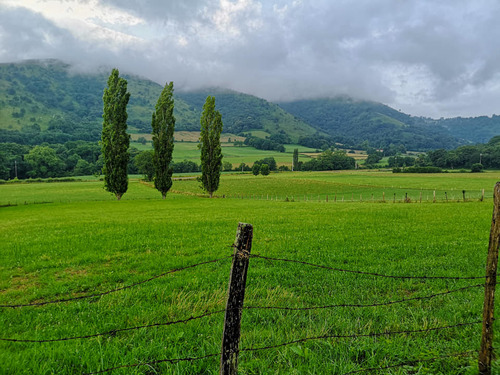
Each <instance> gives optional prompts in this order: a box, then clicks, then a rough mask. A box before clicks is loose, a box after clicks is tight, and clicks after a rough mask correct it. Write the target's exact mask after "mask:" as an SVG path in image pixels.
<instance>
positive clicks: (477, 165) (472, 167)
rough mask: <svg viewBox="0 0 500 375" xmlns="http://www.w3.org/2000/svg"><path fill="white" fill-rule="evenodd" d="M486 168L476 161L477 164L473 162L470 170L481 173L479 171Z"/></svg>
mask: <svg viewBox="0 0 500 375" xmlns="http://www.w3.org/2000/svg"><path fill="white" fill-rule="evenodd" d="M483 169H484V167H483V165H482V164H480V163H475V164H472V166H471V168H470V171H471V172H472V173H479V172H482V171H483Z"/></svg>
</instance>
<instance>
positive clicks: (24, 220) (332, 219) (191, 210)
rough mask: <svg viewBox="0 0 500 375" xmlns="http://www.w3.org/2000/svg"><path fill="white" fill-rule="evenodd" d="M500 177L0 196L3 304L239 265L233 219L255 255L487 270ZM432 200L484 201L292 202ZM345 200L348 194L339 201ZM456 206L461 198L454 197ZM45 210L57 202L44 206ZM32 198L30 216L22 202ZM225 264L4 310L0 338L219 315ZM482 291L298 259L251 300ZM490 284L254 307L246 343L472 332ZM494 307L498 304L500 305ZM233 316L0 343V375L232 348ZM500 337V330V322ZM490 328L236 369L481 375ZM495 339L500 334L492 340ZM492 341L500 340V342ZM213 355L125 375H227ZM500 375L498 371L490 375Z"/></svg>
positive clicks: (21, 190) (52, 188)
mask: <svg viewBox="0 0 500 375" xmlns="http://www.w3.org/2000/svg"><path fill="white" fill-rule="evenodd" d="M498 177H499V176H498V174H496V173H484V174H475V175H473V174H467V175H465V174H442V175H432V176H429V175H413V176H409V175H392V174H384V173H375V172H341V173H338V172H337V173H282V174H272V175H270V176H268V177H266V178H264V177H262V176H257V177H254V176H251V175H224V176H223V177H222V180H221V185H220V191H218V192H217V195H219V196H222V194H227V195H231V194H240V193H243V192H244V193H245V194H248V195H250V194H254V195H257V194H261V195H263V194H264V192H265V191H269V190H270V191H272V192H273V194H276V195H280V197H281V198H280V199H279V200H277V201H276V200H273V201H270V200H269V201H268V200H257V199H229V198H227V199H220V198H219V199H207V198H203V197H198V196H196V195H195V194H197V193H199V188H198V186H197V183H196V182H195V181H190V180H184V181H175V182H174V185H173V189H174V190H176V191H179V192H182V193H169V195H168V196H167V199H166V200H164V201H163V200H161V198H160V197H161V195H160V194H159V193H158V192H156V191H155V190H154V189H152V188H151V187H149V186H148V185H145V184H142V183H140V182H139V181H137V180H132V181H131V183H130V186H129V191H128V192H127V193H126V194H125V195H124V197H123V199H122V201H120V202H118V201H115V200H114V199H113V197H112V196H111V195H110V194H109V193H106V192H105V191H104V190H103V189H102V182H100V181H89V182H74V183H51V184H43V183H39V184H9V185H0V204H1V205H7V204H9V202H10V204H14V203H15V204H18V205H17V206H7V207H0V228H1V229H0V243H1V244H2V250H1V251H0V304H3V305H5V304H8V305H9V304H23V303H30V302H43V301H49V300H53V299H63V298H68V297H75V296H82V295H88V294H93V293H98V292H104V291H107V290H109V289H114V288H119V287H123V286H127V285H131V284H133V283H136V282H140V281H143V280H146V279H148V278H151V277H153V276H155V275H159V274H162V273H164V272H166V271H168V270H172V269H177V268H181V267H185V266H189V265H192V264H196V263H199V262H204V261H208V260H212V259H219V258H225V257H228V256H229V255H230V254H231V253H232V249H231V244H232V242H233V241H234V236H235V232H236V227H237V223H238V222H239V221H243V222H248V223H251V224H253V225H254V242H253V248H252V253H253V254H260V255H263V256H267V257H276V258H287V259H292V260H299V261H305V262H310V263H315V264H321V265H327V266H331V267H335V268H342V269H348V270H362V271H367V272H374V273H383V274H388V275H419V276H481V275H484V267H485V261H486V251H487V246H488V236H489V228H490V225H491V212H492V202H491V192H492V189H493V185H494V183H495V182H496V180H498ZM389 186H402V188H398V189H401V190H398V191H400V192H403V191H404V190H411V191H415V192H418V191H420V189H438V191H451V189H452V188H453V189H455V190H456V191H458V190H460V192H461V189H467V190H471V191H472V190H476V191H479V190H480V189H482V188H484V189H486V196H487V199H485V201H483V202H479V200H478V199H469V200H468V201H467V202H457V200H458V199H455V200H451V199H450V200H449V202H448V203H447V204H446V203H442V202H440V203H439V204H433V203H431V202H423V203H422V204H418V203H412V204H403V203H396V204H393V203H392V201H390V202H387V203H386V204H383V203H379V202H376V201H375V202H371V201H363V202H352V203H351V202H350V201H348V200H347V199H346V200H345V201H344V203H343V204H340V202H339V200H338V201H337V203H339V204H335V203H334V202H333V201H332V200H331V199H330V201H329V203H328V204H327V203H326V202H325V200H324V199H323V200H322V201H321V202H317V201H316V200H313V199H309V200H308V201H303V199H301V201H295V202H286V201H284V200H283V197H284V196H286V195H287V194H299V193H300V195H303V193H304V192H306V194H311V195H312V194H313V193H314V195H321V196H322V197H323V196H324V197H326V194H331V193H332V192H333V191H339V192H341V191H344V192H346V194H347V193H349V192H350V191H354V190H353V189H357V190H356V191H362V192H363V194H365V193H366V192H367V191H369V190H370V189H371V191H382V190H384V191H385V190H386V189H388V187H389ZM336 189H338V190H336ZM460 194H461V193H460ZM34 202H38V203H42V202H50V203H45V204H32V203H34ZM25 203H26V204H25ZM230 262H231V261H230V259H225V260H221V261H219V262H216V263H210V264H205V265H202V266H199V267H196V268H190V269H186V270H183V271H179V272H176V273H172V274H169V275H166V276H164V277H160V278H157V279H154V280H152V281H151V282H148V283H144V284H141V285H138V286H136V287H134V288H130V289H126V290H121V291H118V292H116V293H111V294H108V295H105V296H102V297H99V298H98V297H95V298H92V299H90V300H77V301H74V302H67V303H61V304H49V305H45V306H39V307H24V308H17V309H13V308H0V309H1V314H0V328H1V329H0V332H1V333H0V338H15V339H24V340H43V339H56V338H64V337H74V336H86V335H92V334H96V333H100V332H107V331H112V330H116V329H121V328H127V327H135V326H143V325H149V324H156V323H162V322H168V321H172V320H181V319H187V318H189V317H191V316H197V315H201V314H204V313H206V312H212V311H217V310H220V309H224V305H225V298H226V291H227V285H228V278H229V270H230ZM480 283H481V280H447V279H446V280H422V279H409V280H405V279H392V278H378V277H374V276H368V275H359V274H354V273H345V272H335V271H331V270H326V269H318V268H313V267H310V266H306V265H303V264H296V263H287V262H278V261H268V260H264V259H259V258H251V259H250V267H249V275H248V281H247V291H246V296H245V306H280V307H309V306H324V305H332V304H373V303H383V302H388V301H396V300H401V299H408V298H414V297H422V296H429V295H432V294H436V293H442V292H447V291H449V290H454V289H457V288H462V287H465V286H467V285H476V284H480ZM482 298H483V291H482V288H480V287H479V288H471V289H467V290H463V291H459V292H455V293H450V294H446V295H442V296H437V297H435V298H430V299H422V300H413V301H407V302H405V303H398V304H392V305H388V306H380V307H367V308H356V307H337V308H325V309H318V310H308V311H294V310H262V309H251V310H244V311H243V319H242V338H241V346H240V347H241V348H242V349H249V348H261V347H266V346H273V345H278V344H282V343H288V342H292V341H294V340H298V339H302V338H306V337H316V336H324V335H326V336H331V335H353V334H375V333H381V332H387V331H409V330H421V329H430V328H433V327H443V326H448V325H456V324H461V323H465V322H476V321H478V320H480V319H481V310H482ZM497 311H498V309H497ZM222 326H223V314H214V315H211V316H209V317H206V318H204V319H200V320H193V321H192V322H189V323H186V324H177V325H169V326H156V327H150V328H141V329H137V330H130V331H125V332H118V333H116V334H112V335H105V336H100V337H96V338H90V339H77V340H68V341H63V342H47V343H19V342H6V341H0V363H1V365H0V373H2V374H80V373H90V372H96V371H100V370H104V369H107V368H111V367H115V366H120V365H128V364H137V363H148V362H153V361H155V360H161V359H168V358H187V357H201V356H205V355H208V354H212V353H218V352H220V344H221V336H222ZM495 328H496V329H498V327H497V325H495ZM480 334H481V325H480V324H472V325H467V326H461V327H455V328H450V329H443V330H439V331H435V332H432V331H431V332H427V333H409V334H395V335H383V336H378V337H357V338H337V339H332V338H330V339H328V338H327V339H317V340H310V341H306V342H298V343H292V344H289V345H284V346H281V347H278V348H274V349H267V350H259V351H243V352H242V353H241V354H240V359H239V370H240V373H241V374H345V373H348V372H350V371H357V370H361V369H367V368H371V367H384V366H392V365H396V364H399V363H402V362H405V361H411V360H427V361H424V362H417V363H414V364H413V365H409V366H405V367H396V368H393V369H390V370H384V371H382V372H375V371H371V372H367V373H390V374H476V373H477V356H476V355H475V354H471V355H465V356H457V357H445V358H442V359H439V360H435V359H433V358H436V357H442V356H446V355H450V354H454V353H462V352H465V351H469V350H477V349H478V348H479V340H480ZM497 336H498V335H497ZM495 344H496V345H495V346H498V344H499V341H498V340H496V342H495ZM218 368H219V358H218V357H216V356H214V357H209V358H206V359H202V360H196V361H185V362H178V363H157V364H150V365H145V366H139V367H131V368H124V369H119V370H115V371H113V372H112V373H113V374H160V373H162V374H194V373H196V374H216V373H218ZM494 371H497V372H495V373H498V371H500V368H499V366H496V367H495V368H494Z"/></svg>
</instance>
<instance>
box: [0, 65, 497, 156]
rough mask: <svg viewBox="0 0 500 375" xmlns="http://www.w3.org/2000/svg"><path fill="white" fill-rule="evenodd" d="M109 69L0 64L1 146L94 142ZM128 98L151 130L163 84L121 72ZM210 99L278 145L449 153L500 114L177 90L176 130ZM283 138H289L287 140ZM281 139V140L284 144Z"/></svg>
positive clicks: (132, 125) (245, 128)
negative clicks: (440, 114) (414, 112)
mask: <svg viewBox="0 0 500 375" xmlns="http://www.w3.org/2000/svg"><path fill="white" fill-rule="evenodd" d="M108 74H109V72H108V71H101V72H96V73H93V74H79V73H76V72H74V71H73V70H72V69H71V67H70V66H69V65H67V64H65V63H63V62H60V61H57V60H43V61H26V62H22V63H11V64H0V142H14V143H19V144H32V145H33V144H40V143H43V142H49V143H64V142H67V141H73V140H85V141H96V140H99V139H100V134H101V126H102V117H101V116H102V94H103V90H104V87H105V86H106V81H107V77H108ZM123 76H124V77H125V78H126V79H127V80H128V87H129V91H130V93H131V99H130V103H129V107H128V114H129V121H128V123H129V131H130V132H131V133H150V131H151V126H150V122H151V114H152V112H153V110H154V106H155V104H156V101H157V98H158V96H159V95H160V92H161V90H162V86H161V85H159V84H157V83H155V82H152V81H149V80H146V79H142V78H139V77H137V76H131V75H126V74H124V75H123ZM208 95H214V96H215V97H216V107H217V109H218V110H219V111H220V112H221V114H222V118H223V122H224V132H229V133H233V134H243V133H244V134H252V135H253V136H256V137H260V138H265V137H271V138H272V137H273V136H275V140H279V139H281V141H279V143H284V142H285V143H286V142H287V141H291V142H298V141H299V140H300V139H302V140H304V139H305V138H308V139H309V140H311V139H312V140H313V141H314V142H312V143H315V144H317V145H314V146H312V144H308V143H306V142H302V144H304V145H308V146H310V147H316V148H318V147H320V146H321V145H324V144H329V145H331V144H334V143H335V142H338V143H343V144H345V145H348V146H355V145H360V144H362V143H363V142H364V143H365V144H366V141H367V142H368V143H369V145H370V146H372V147H377V148H386V147H388V146H389V145H391V144H393V145H402V147H403V146H404V147H405V148H406V149H410V150H430V149H437V148H447V149H451V148H454V147H456V146H459V145H461V144H471V143H477V142H483V143H484V142H487V141H488V140H489V139H491V138H492V137H493V136H495V135H500V116H493V117H491V118H490V117H486V116H482V117H475V118H465V119H464V118H460V117H459V118H452V119H440V120H433V119H428V118H423V117H413V116H410V115H407V114H405V113H402V112H400V111H396V110H394V109H392V108H390V107H388V106H386V105H383V104H381V103H375V102H369V101H360V100H354V99H352V98H349V97H337V98H333V99H314V100H299V101H293V102H286V103H279V105H278V104H274V103H270V102H268V101H266V100H264V99H261V98H257V97H255V96H252V95H246V94H242V93H238V92H235V91H230V90H225V89H205V90H198V91H194V92H181V91H180V90H176V91H175V112H174V114H175V117H176V130H190V131H197V130H199V126H200V125H199V119H200V116H201V110H202V107H203V104H204V102H205V99H206V97H207V96H208ZM284 136H288V137H284ZM284 140H286V141H284Z"/></svg>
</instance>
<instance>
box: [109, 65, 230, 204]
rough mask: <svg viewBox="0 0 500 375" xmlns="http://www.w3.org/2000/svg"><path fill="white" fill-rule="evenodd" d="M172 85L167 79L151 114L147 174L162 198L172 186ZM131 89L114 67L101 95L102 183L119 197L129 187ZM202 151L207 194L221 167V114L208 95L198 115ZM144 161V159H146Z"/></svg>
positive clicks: (203, 185)
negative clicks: (128, 119) (149, 155)
mask: <svg viewBox="0 0 500 375" xmlns="http://www.w3.org/2000/svg"><path fill="white" fill-rule="evenodd" d="M173 90H174V85H173V82H170V83H167V84H166V85H165V87H164V88H163V90H162V92H161V94H160V97H159V98H158V101H157V103H156V106H155V111H154V112H153V114H152V120H151V128H152V136H153V153H152V155H151V156H152V159H153V160H152V161H153V163H152V166H151V171H150V174H151V176H152V180H153V182H154V186H155V188H156V189H157V190H158V191H159V192H160V193H161V195H162V197H163V199H165V197H166V195H167V192H168V191H169V190H170V188H171V187H172V174H173V166H171V162H172V153H173V151H174V130H175V117H174V97H173ZM129 99H130V93H129V92H128V91H127V80H125V79H124V78H121V77H120V76H119V71H118V69H113V70H112V72H111V75H110V76H109V79H108V86H107V88H106V89H105V90H104V95H103V103H104V108H103V126H102V137H101V145H102V159H103V168H102V172H103V174H104V187H105V189H106V190H107V191H109V192H110V193H113V194H115V196H116V198H117V199H118V200H120V199H121V197H122V196H123V194H124V193H125V192H126V191H127V189H128V170H127V166H128V163H129V158H130V154H129V146H130V135H128V134H127V117H128V116H127V104H128V101H129ZM200 125H201V131H200V143H199V144H198V147H199V149H200V151H201V177H199V181H200V182H201V188H202V189H203V190H205V191H206V192H207V193H208V194H209V195H210V198H211V197H212V196H213V193H214V192H215V191H216V190H217V189H218V188H219V180H220V173H221V167H222V150H221V145H220V135H221V132H222V128H223V124H222V116H221V114H220V112H219V111H217V110H216V109H215V98H214V97H213V96H208V97H207V99H206V101H205V104H204V105H203V110H202V114H201V118H200ZM145 162H147V160H145Z"/></svg>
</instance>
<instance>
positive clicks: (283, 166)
mask: <svg viewBox="0 0 500 375" xmlns="http://www.w3.org/2000/svg"><path fill="white" fill-rule="evenodd" d="M278 171H280V172H288V171H290V168H288V166H286V165H284V164H283V165H280V166H279V167H278Z"/></svg>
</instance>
